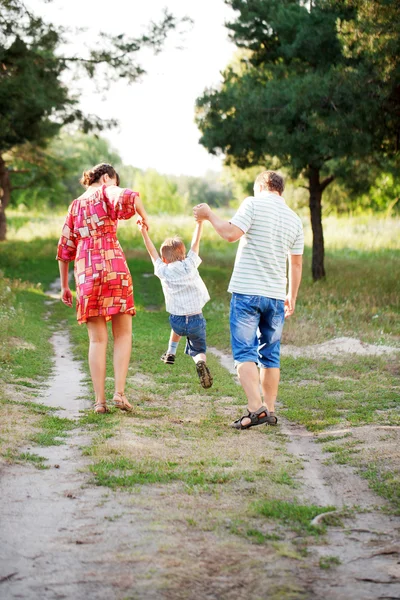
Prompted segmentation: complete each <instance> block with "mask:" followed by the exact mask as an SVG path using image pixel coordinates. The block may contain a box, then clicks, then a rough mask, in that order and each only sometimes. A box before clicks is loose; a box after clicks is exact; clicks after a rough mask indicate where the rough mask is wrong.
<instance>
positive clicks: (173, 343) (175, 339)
mask: <svg viewBox="0 0 400 600" xmlns="http://www.w3.org/2000/svg"><path fill="white" fill-rule="evenodd" d="M180 339H181V336H180V335H178V334H177V333H175V331H174V330H173V329H171V335H170V336H169V343H168V349H167V351H166V352H164V354H163V355H162V356H161V360H162V361H163V363H165V364H166V365H173V364H174V362H175V355H176V351H177V349H178V344H179V340H180Z"/></svg>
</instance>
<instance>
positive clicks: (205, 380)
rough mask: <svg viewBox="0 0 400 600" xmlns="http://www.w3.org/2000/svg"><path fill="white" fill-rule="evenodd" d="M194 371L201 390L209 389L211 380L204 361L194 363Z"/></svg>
mask: <svg viewBox="0 0 400 600" xmlns="http://www.w3.org/2000/svg"><path fill="white" fill-rule="evenodd" d="M196 370H197V375H198V376H199V379H200V383H201V385H202V386H203V388H206V389H207V388H210V387H211V386H212V384H213V378H212V375H211V373H210V369H209V368H208V367H207V365H206V363H205V362H204V360H199V362H197V363H196Z"/></svg>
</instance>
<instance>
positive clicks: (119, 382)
mask: <svg viewBox="0 0 400 600" xmlns="http://www.w3.org/2000/svg"><path fill="white" fill-rule="evenodd" d="M112 332H113V336H114V378H115V391H116V392H119V393H120V394H123V393H124V391H125V382H126V376H127V374H128V367H129V361H130V358H131V352H132V315H129V314H127V313H118V314H117V315H113V318H112Z"/></svg>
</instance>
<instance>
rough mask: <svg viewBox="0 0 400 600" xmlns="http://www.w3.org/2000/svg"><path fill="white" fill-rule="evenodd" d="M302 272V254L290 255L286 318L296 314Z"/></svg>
mask: <svg viewBox="0 0 400 600" xmlns="http://www.w3.org/2000/svg"><path fill="white" fill-rule="evenodd" d="M302 270H303V256H302V255H301V254H289V287H288V294H287V296H286V300H285V317H290V316H291V315H292V314H293V313H294V308H295V306H296V299H297V293H298V291H299V286H300V282H301V273H302Z"/></svg>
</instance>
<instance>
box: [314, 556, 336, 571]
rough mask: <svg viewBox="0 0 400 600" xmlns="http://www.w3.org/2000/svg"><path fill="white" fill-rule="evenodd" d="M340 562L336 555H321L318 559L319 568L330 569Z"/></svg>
mask: <svg viewBox="0 0 400 600" xmlns="http://www.w3.org/2000/svg"><path fill="white" fill-rule="evenodd" d="M340 564H341V560H340V558H339V557H338V556H322V557H321V558H320V559H319V567H320V569H331V568H332V567H337V566H338V565H340Z"/></svg>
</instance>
